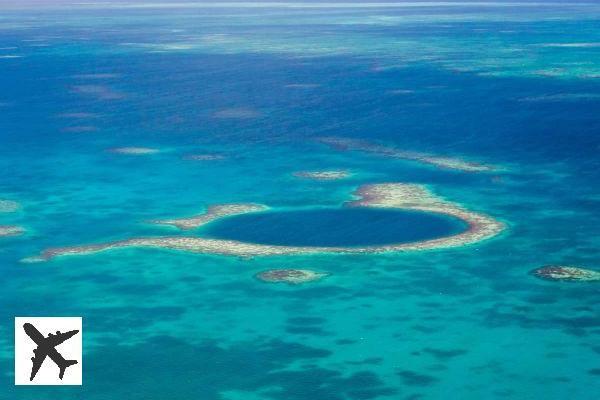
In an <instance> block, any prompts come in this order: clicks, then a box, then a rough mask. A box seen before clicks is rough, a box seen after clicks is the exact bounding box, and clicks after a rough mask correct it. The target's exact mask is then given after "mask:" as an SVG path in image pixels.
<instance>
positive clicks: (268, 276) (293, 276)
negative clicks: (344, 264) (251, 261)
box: [256, 269, 329, 285]
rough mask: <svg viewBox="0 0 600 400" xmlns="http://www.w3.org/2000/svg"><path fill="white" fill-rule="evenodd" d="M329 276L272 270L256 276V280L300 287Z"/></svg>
mask: <svg viewBox="0 0 600 400" xmlns="http://www.w3.org/2000/svg"><path fill="white" fill-rule="evenodd" d="M327 275H329V274H326V273H323V272H316V271H311V270H308V269H271V270H268V271H263V272H260V273H258V274H256V278H257V279H259V280H261V281H263V282H270V283H288V284H292V285H298V284H301V283H307V282H314V281H318V280H320V279H322V278H324V277H326V276H327Z"/></svg>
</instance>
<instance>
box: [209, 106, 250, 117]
mask: <svg viewBox="0 0 600 400" xmlns="http://www.w3.org/2000/svg"><path fill="white" fill-rule="evenodd" d="M260 115H261V114H260V112H258V111H256V110H254V109H251V108H226V109H224V110H219V111H217V112H215V113H214V114H213V117H214V118H218V119H251V118H257V117H260Z"/></svg>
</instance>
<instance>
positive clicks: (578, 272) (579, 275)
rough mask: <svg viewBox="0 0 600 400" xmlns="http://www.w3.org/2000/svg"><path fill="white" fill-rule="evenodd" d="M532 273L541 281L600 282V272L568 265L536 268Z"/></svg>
mask: <svg viewBox="0 0 600 400" xmlns="http://www.w3.org/2000/svg"><path fill="white" fill-rule="evenodd" d="M531 273H532V274H533V275H534V276H536V277H538V278H540V279H545V280H551V281H567V282H600V271H593V270H590V269H584V268H579V267H573V266H566V265H547V266H545V267H541V268H536V269H534V270H533V271H531Z"/></svg>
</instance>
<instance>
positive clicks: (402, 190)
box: [36, 183, 506, 261]
mask: <svg viewBox="0 0 600 400" xmlns="http://www.w3.org/2000/svg"><path fill="white" fill-rule="evenodd" d="M355 196H356V197H355V200H354V201H351V202H348V203H346V206H347V207H373V208H387V209H392V210H393V209H399V210H412V211H420V212H427V213H439V214H443V215H446V216H449V217H454V218H458V219H459V220H462V221H463V222H464V223H465V224H466V226H467V229H466V230H465V231H463V232H460V233H457V234H454V235H449V236H444V237H440V238H435V239H426V240H421V241H416V242H408V243H392V244H386V245H367V246H358V247H348V246H331V247H318V246H284V245H267V244H257V243H249V242H242V241H236V240H224V239H210V238H205V237H199V236H160V237H134V238H130V239H126V240H122V241H117V242H108V243H101V244H94V245H81V246H70V247H62V248H51V249H47V250H45V251H43V252H42V253H41V254H40V255H39V256H37V258H36V259H37V260H40V261H42V260H43V261H47V260H50V259H52V258H54V257H58V256H64V255H74V254H92V253H97V252H100V251H106V250H112V249H117V248H130V247H136V248H144V247H149V248H163V249H170V250H178V251H186V252H192V253H204V254H219V255H230V256H239V257H257V256H273V255H292V254H318V253H335V254H349V253H350V254H359V253H363V254H368V253H384V252H404V251H423V250H433V249H443V248H451V247H462V246H466V245H470V244H474V243H478V242H481V241H483V240H487V239H491V238H493V237H495V236H497V235H499V234H500V233H501V232H502V231H503V230H504V229H505V228H506V225H505V224H504V223H503V222H501V221H498V220H496V219H495V218H492V217H491V216H489V215H486V214H483V213H480V212H476V211H472V210H469V209H467V208H465V207H463V206H462V205H460V204H458V203H454V202H451V201H448V200H446V199H444V198H441V197H438V196H436V195H435V194H433V193H432V192H430V191H429V190H428V189H427V188H426V187H424V186H421V185H414V184H404V183H380V184H374V185H364V186H362V187H360V188H358V190H357V191H356V192H355ZM266 209H268V207H267V206H264V205H260V204H226V205H215V206H212V207H209V208H208V209H207V211H206V212H205V213H204V214H202V215H199V216H193V217H189V218H180V219H175V220H162V221H153V222H154V223H158V224H166V225H172V226H175V227H176V228H178V229H181V230H187V229H195V228H198V227H200V226H202V225H205V224H207V223H209V222H210V221H214V220H216V219H219V218H223V217H225V216H232V215H238V214H243V213H248V212H257V211H262V210H266Z"/></svg>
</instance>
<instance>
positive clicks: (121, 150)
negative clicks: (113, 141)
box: [110, 147, 160, 155]
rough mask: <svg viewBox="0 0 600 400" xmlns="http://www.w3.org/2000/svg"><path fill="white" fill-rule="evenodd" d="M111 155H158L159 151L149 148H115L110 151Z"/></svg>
mask: <svg viewBox="0 0 600 400" xmlns="http://www.w3.org/2000/svg"><path fill="white" fill-rule="evenodd" d="M110 151H111V152H113V153H118V154H131V155H145V154H156V153H160V150H159V149H153V148H150V147H117V148H114V149H111V150H110Z"/></svg>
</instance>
